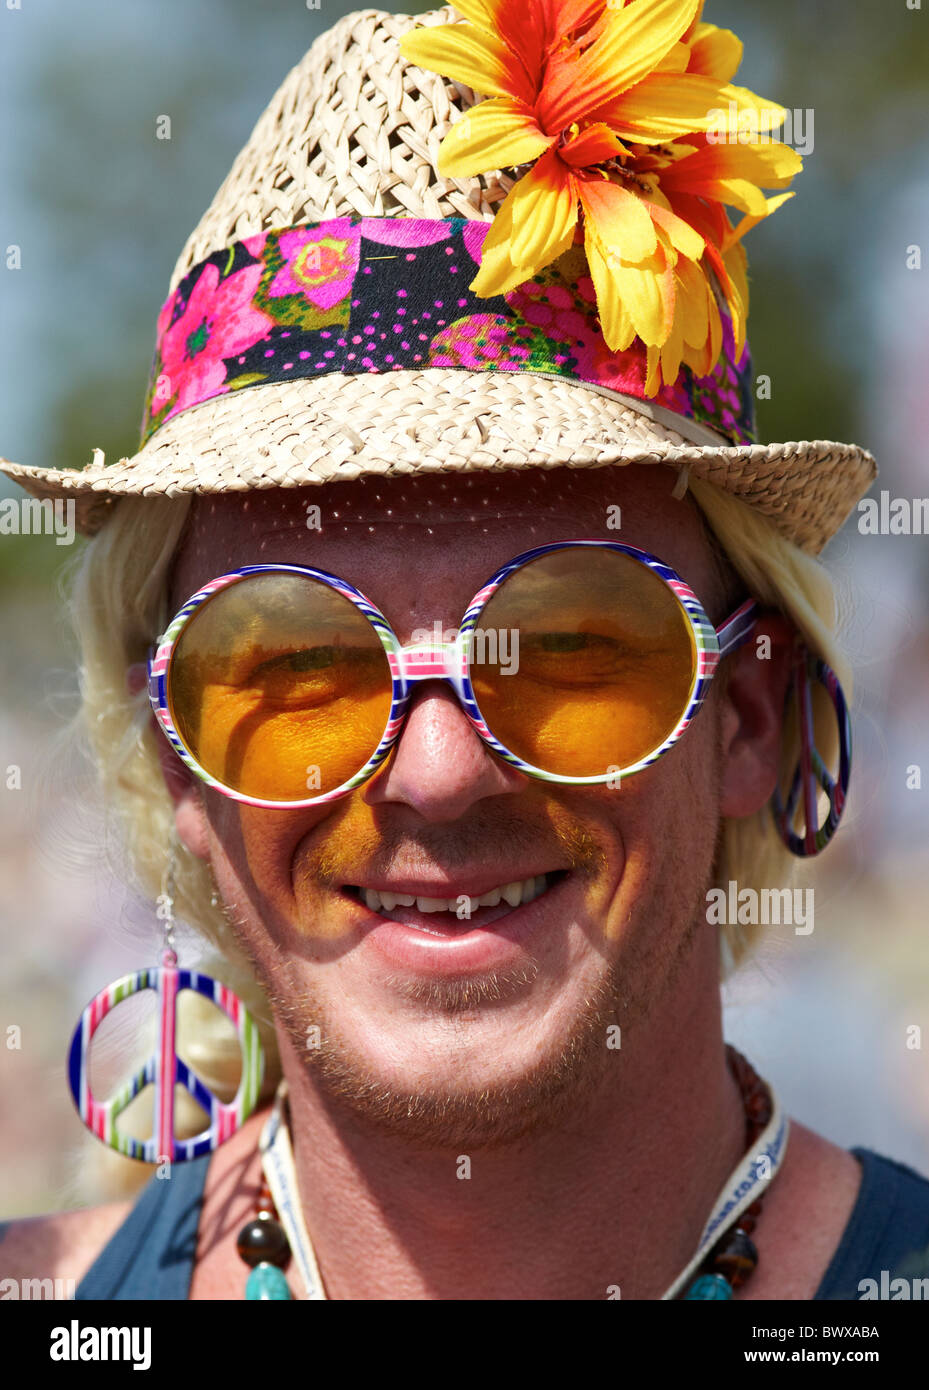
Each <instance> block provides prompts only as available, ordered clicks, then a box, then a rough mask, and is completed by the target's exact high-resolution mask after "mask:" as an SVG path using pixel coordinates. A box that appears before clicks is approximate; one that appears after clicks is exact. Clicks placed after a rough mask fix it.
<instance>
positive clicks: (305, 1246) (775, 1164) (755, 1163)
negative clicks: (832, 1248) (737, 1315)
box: [258, 1081, 790, 1300]
mask: <svg viewBox="0 0 929 1390" xmlns="http://www.w3.org/2000/svg"><path fill="white" fill-rule="evenodd" d="M768 1091H769V1094H770V1096H771V1119H770V1121H769V1123H768V1124H767V1126H766V1127H765V1129H764V1131H763V1132H762V1133H761V1135H759V1137H758V1140H757V1142H756V1143H755V1144H753V1146H752V1149H751V1151H750V1152H749V1153H747V1154H744V1155H743V1157H742V1158H741V1159H740V1160H739V1162H738V1164H737V1165H736V1167H735V1169H734V1170H733V1171H732V1173H730V1175H729V1177H728V1178H727V1179H726V1181H725V1183H724V1184H723V1187H722V1190H721V1191H720V1194H719V1196H718V1197H717V1199H716V1201H715V1203H714V1205H713V1211H712V1213H711V1215H710V1217H709V1220H708V1221H707V1223H706V1225H705V1226H704V1228H703V1234H702V1235H701V1237H700V1241H699V1243H698V1245H697V1248H696V1250H695V1251H694V1256H693V1259H692V1260H691V1261H690V1262H689V1264H688V1265H687V1266H686V1267H685V1268H684V1269H683V1270H681V1273H680V1274H679V1275H678V1276H677V1278H676V1279H675V1281H674V1283H673V1284H672V1285H671V1287H670V1288H669V1289H667V1290H666V1292H665V1293H663V1294H662V1295H661V1297H662V1300H664V1299H669V1298H675V1297H676V1296H677V1294H678V1293H680V1291H681V1289H682V1288H683V1286H684V1285H685V1284H686V1283H687V1282H688V1280H689V1279H690V1278H691V1276H692V1275H693V1274H694V1272H695V1271H696V1269H697V1268H698V1266H699V1265H700V1263H701V1261H702V1260H703V1258H704V1256H705V1254H706V1251H707V1249H708V1248H709V1246H710V1245H711V1244H712V1243H713V1240H714V1239H715V1238H716V1237H717V1236H718V1235H719V1233H720V1231H721V1230H724V1229H726V1228H727V1227H729V1226H731V1225H732V1224H733V1222H734V1221H735V1220H736V1219H737V1218H738V1217H739V1216H741V1214H742V1213H743V1212H744V1211H745V1210H746V1208H747V1207H750V1206H751V1204H752V1203H753V1202H755V1201H757V1200H758V1197H759V1196H760V1195H761V1193H762V1192H764V1191H765V1190H766V1189H767V1186H768V1184H769V1183H770V1182H771V1179H772V1178H773V1177H774V1175H775V1174H776V1173H777V1171H778V1169H779V1168H780V1166H781V1164H782V1162H783V1161H784V1152H785V1150H786V1148H787V1137H788V1134H789V1131H790V1121H789V1120H788V1118H787V1116H786V1115H785V1114H783V1112H782V1110H781V1107H780V1104H779V1102H778V1099H777V1097H776V1096H775V1094H774V1092H773V1090H771V1087H770V1086H769V1087H768ZM286 1097H287V1082H286V1081H282V1082H281V1084H280V1085H279V1086H278V1088H277V1093H276V1095H275V1097H274V1106H273V1109H272V1111H271V1114H270V1115H269V1116H268V1119H267V1122H266V1123H265V1126H264V1129H263V1130H262V1132H261V1138H260V1139H259V1141H258V1148H259V1150H260V1152H261V1162H262V1167H263V1168H264V1173H265V1177H266V1178H267V1180H268V1186H269V1187H270V1189H271V1195H272V1197H273V1198H274V1203H275V1206H276V1207H277V1212H278V1216H279V1217H280V1220H281V1225H282V1226H283V1227H284V1230H285V1232H286V1234H287V1239H288V1240H289V1241H290V1248H291V1250H292V1251H293V1254H294V1258H295V1259H296V1261H297V1266H298V1268H299V1270H300V1274H301V1276H302V1278H303V1283H304V1285H305V1287H306V1289H307V1295H306V1296H307V1298H308V1299H320V1300H324V1299H325V1298H326V1290H325V1289H324V1287H323V1281H322V1277H321V1275H320V1272H319V1265H318V1264H317V1263H316V1254H315V1252H314V1250H313V1242H312V1241H311V1240H310V1237H309V1232H308V1231H307V1229H306V1223H305V1221H304V1219H303V1208H302V1206H301V1204H300V1196H299V1192H298V1190H297V1170H296V1167H295V1165H294V1155H293V1149H292V1148H291V1143H290V1134H289V1132H288V1129H287V1125H286V1123H285V1121H284V1101H285V1100H286Z"/></svg>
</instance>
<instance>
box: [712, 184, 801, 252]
mask: <svg viewBox="0 0 929 1390" xmlns="http://www.w3.org/2000/svg"><path fill="white" fill-rule="evenodd" d="M795 196H796V195H795V194H793V193H778V194H777V195H776V196H775V197H774V198H768V199H766V202H767V208H766V209H765V212H764V213H763V215H762V216H761V217H751V216H749V215H748V214H746V215H745V217H743V218H742V220H741V222H739V224H738V226H736V227H734V228H733V229H732V232H731V233H730V235H729V236H727V238H726V240H725V241H724V242H723V246H722V249H723V251H728V250H729V247H730V246H733V245H734V244H735V242H737V241H741V240H742V238H743V237H744V235H745V233H746V232H750V231H751V229H752V227H757V225H758V223H759V222H763V221H764V219H765V217H770V216H771V213H772V212H776V211H777V209H778V208H779V207H780V206H781V204H782V203H786V202H787V200H788V198H793V197H795Z"/></svg>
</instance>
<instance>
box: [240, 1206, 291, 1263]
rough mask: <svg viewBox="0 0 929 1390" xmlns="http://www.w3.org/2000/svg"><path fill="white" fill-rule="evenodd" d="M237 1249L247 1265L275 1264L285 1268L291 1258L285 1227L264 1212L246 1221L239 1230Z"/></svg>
mask: <svg viewBox="0 0 929 1390" xmlns="http://www.w3.org/2000/svg"><path fill="white" fill-rule="evenodd" d="M236 1249H237V1250H238V1252H239V1254H240V1255H241V1257H242V1259H243V1260H244V1261H245V1263H246V1264H247V1265H251V1267H252V1268H253V1269H254V1267H255V1265H259V1264H273V1265H278V1266H279V1267H280V1268H283V1266H284V1265H286V1263H287V1261H288V1260H289V1259H290V1243H289V1242H288V1240H287V1236H286V1235H285V1234H284V1228H283V1226H281V1224H280V1222H279V1221H275V1220H274V1218H273V1217H272V1216H268V1215H266V1214H264V1213H262V1214H261V1215H259V1216H256V1217H255V1218H254V1219H253V1220H251V1221H248V1222H246V1224H245V1225H244V1226H243V1227H242V1229H241V1231H240V1232H239V1236H238V1239H237V1241H236Z"/></svg>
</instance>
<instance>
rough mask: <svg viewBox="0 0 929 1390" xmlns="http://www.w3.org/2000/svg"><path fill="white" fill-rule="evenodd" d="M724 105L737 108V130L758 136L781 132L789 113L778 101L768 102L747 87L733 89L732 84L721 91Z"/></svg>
mask: <svg viewBox="0 0 929 1390" xmlns="http://www.w3.org/2000/svg"><path fill="white" fill-rule="evenodd" d="M721 95H722V98H723V103H722V104H723V105H725V106H726V107H728V106H729V105H730V103H731V104H732V105H733V106H734V107H735V108H736V111H737V113H738V124H737V125H736V129H737V130H747V131H749V132H754V134H755V137H756V138H757V136H758V135H770V134H771V132H772V131H775V130H780V128H781V126H782V125H783V124H784V122H785V120H786V119H787V111H786V110H785V108H784V107H783V106H779V105H778V103H777V102H776V101H768V100H767V98H766V97H760V96H758V94H757V92H750V91H749V89H748V88H747V87H733V86H732V85H731V83H729V84H727V85H725V86H724V87H722V89H721Z"/></svg>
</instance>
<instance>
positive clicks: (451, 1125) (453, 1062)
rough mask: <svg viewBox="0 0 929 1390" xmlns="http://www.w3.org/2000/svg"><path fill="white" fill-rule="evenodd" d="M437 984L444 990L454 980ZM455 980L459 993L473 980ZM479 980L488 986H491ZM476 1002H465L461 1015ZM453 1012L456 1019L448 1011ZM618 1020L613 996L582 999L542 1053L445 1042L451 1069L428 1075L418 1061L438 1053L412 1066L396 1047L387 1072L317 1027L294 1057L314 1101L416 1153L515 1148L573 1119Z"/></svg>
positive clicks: (601, 1071)
mask: <svg viewBox="0 0 929 1390" xmlns="http://www.w3.org/2000/svg"><path fill="white" fill-rule="evenodd" d="M436 983H439V982H434V981H433V982H431V984H432V985H435V984H436ZM440 983H441V986H442V989H446V990H447V989H449V988H451V986H452V985H453V983H454V982H452V981H444V982H440ZM458 983H459V987H460V988H461V989H462V990H463V989H464V988H465V986H466V985H467V984H471V985H475V984H477V983H478V982H476V981H472V982H466V981H460V982H458ZM480 983H481V984H485V985H486V986H487V987H488V988H492V986H491V984H490V982H489V981H484V980H482V981H481V982H480ZM496 987H497V988H498V989H499V988H501V985H500V982H496ZM499 997H500V996H499V995H498V996H497V997H496V998H494V997H493V996H491V998H490V999H488V1000H486V1001H484V1003H483V1007H484V1008H487V1007H490V1008H493V1005H494V1003H495V1002H498V1000H499ZM444 1002H445V1004H446V1005H448V1003H449V1001H447V1000H446V1001H444ZM454 1002H455V1001H452V1003H453V1005H454ZM438 1004H439V1001H438V1000H433V1006H435V1007H437V1006H438ZM476 1004H477V1000H476V999H475V998H473V997H471V998H470V999H469V1000H468V1001H467V1002H465V1000H464V997H463V996H462V997H461V998H460V999H459V1000H458V1001H457V1008H458V1011H459V1018H460V1013H461V1012H463V1011H464V1010H465V1009H472V1010H473V1009H474V1008H475V1005H476ZM451 1012H452V1015H453V1016H454V1013H455V1009H454V1007H452V1010H451ZM615 1021H616V1015H615V1010H614V1000H613V998H612V997H610V998H605V997H603V998H600V997H598V998H597V999H592V1000H588V1002H587V1005H586V1007H585V1009H584V1012H583V1014H582V1015H581V1016H579V1017H575V1020H574V1026H573V1027H572V1028H571V1029H570V1030H569V1031H568V1032H567V1033H566V1034H565V1035H563V1036H562V1037H561V1038H560V1039H557V1038H550V1040H549V1045H548V1047H547V1048H546V1049H545V1050H544V1054H543V1055H540V1052H539V1050H538V1048H537V1047H533V1048H532V1051H531V1060H530V1059H527V1058H525V1057H521V1056H518V1055H515V1053H514V1055H512V1056H510V1057H508V1056H507V1055H506V1048H505V1045H504V1046H501V1045H499V1044H495V1045H492V1044H491V1043H490V1042H489V1041H488V1043H487V1044H485V1045H483V1046H481V1047H475V1046H474V1045H471V1046H469V1047H468V1048H465V1047H464V1043H463V1038H462V1037H461V1036H459V1038H458V1045H457V1046H456V1042H455V1039H454V1036H450V1037H449V1039H448V1054H447V1058H446V1063H447V1064H446V1065H441V1064H440V1065H439V1067H438V1068H437V1069H436V1072H435V1073H434V1074H433V1075H431V1076H430V1075H428V1074H425V1073H424V1056H425V1057H426V1058H428V1057H429V1056H433V1057H434V1056H436V1049H435V1047H430V1048H428V1049H422V1050H419V1051H418V1052H415V1053H414V1054H413V1055H412V1056H411V1057H410V1059H409V1063H410V1064H409V1067H406V1066H405V1064H404V1050H403V1048H402V1047H389V1048H387V1047H385V1048H383V1049H382V1050H381V1053H380V1056H381V1057H384V1056H388V1055H389V1056H390V1057H391V1059H392V1065H391V1067H390V1069H388V1068H386V1067H382V1066H379V1065H378V1062H377V1061H375V1062H372V1060H371V1057H372V1054H371V1049H370V1048H369V1047H366V1046H365V1045H364V1044H362V1045H361V1046H359V1047H353V1046H352V1045H351V1044H349V1043H348V1042H346V1041H345V1040H344V1039H340V1038H339V1037H338V1034H337V1033H336V1032H335V1031H334V1030H332V1029H330V1028H326V1027H324V1028H323V1029H322V1030H321V1031H322V1035H323V1036H322V1038H321V1041H320V1045H319V1047H318V1048H314V1049H310V1050H307V1048H306V1046H305V1034H303V1035H297V1036H295V1037H293V1042H294V1043H295V1044H297V1043H299V1042H300V1041H303V1044H304V1045H303V1047H302V1048H301V1047H298V1046H295V1047H294V1051H295V1052H296V1054H297V1056H298V1057H299V1058H300V1061H301V1062H302V1064H303V1066H304V1067H305V1069H306V1072H307V1075H308V1077H309V1079H310V1081H311V1084H312V1085H313V1087H314V1089H315V1090H316V1091H317V1094H318V1095H319V1097H320V1099H321V1100H322V1101H323V1103H324V1104H327V1105H329V1106H331V1107H333V1108H335V1109H338V1110H339V1111H341V1112H342V1116H343V1117H344V1118H346V1119H350V1118H351V1119H353V1120H354V1122H355V1123H356V1124H360V1125H362V1126H363V1127H365V1128H370V1129H373V1130H376V1131H378V1132H380V1133H382V1134H390V1135H393V1136H396V1137H398V1138H401V1139H404V1140H405V1141H406V1142H408V1143H410V1144H414V1145H417V1146H420V1147H427V1148H447V1147H454V1148H456V1149H457V1150H458V1151H462V1150H467V1149H468V1147H469V1146H470V1148H472V1149H473V1148H478V1147H479V1148H484V1149H487V1148H495V1147H501V1146H504V1145H507V1144H512V1143H514V1142H515V1141H517V1140H519V1139H522V1138H524V1137H526V1136H528V1135H530V1134H532V1133H533V1132H534V1131H536V1130H538V1131H544V1130H549V1131H550V1130H551V1129H552V1128H553V1127H554V1126H556V1125H557V1124H559V1123H560V1122H561V1121H562V1120H563V1119H565V1118H566V1117H567V1116H568V1115H569V1114H570V1115H571V1116H572V1117H573V1118H575V1119H576V1118H577V1116H578V1113H579V1112H580V1111H581V1110H582V1109H583V1108H584V1106H585V1105H586V1104H587V1103H588V1102H589V1101H590V1099H591V1098H592V1097H593V1096H594V1094H595V1093H596V1092H597V1090H598V1089H599V1087H600V1085H601V1084H602V1083H603V1081H604V1078H605V1075H606V1073H607V1072H608V1071H609V1058H610V1056H611V1054H610V1053H609V1051H608V1049H607V1046H606V1039H607V1027H608V1025H609V1024H611V1023H613V1022H615ZM517 1040H518V1039H517ZM517 1040H514V1046H515V1041H517ZM523 1046H524V1047H525V1044H523ZM378 1060H380V1059H378Z"/></svg>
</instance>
